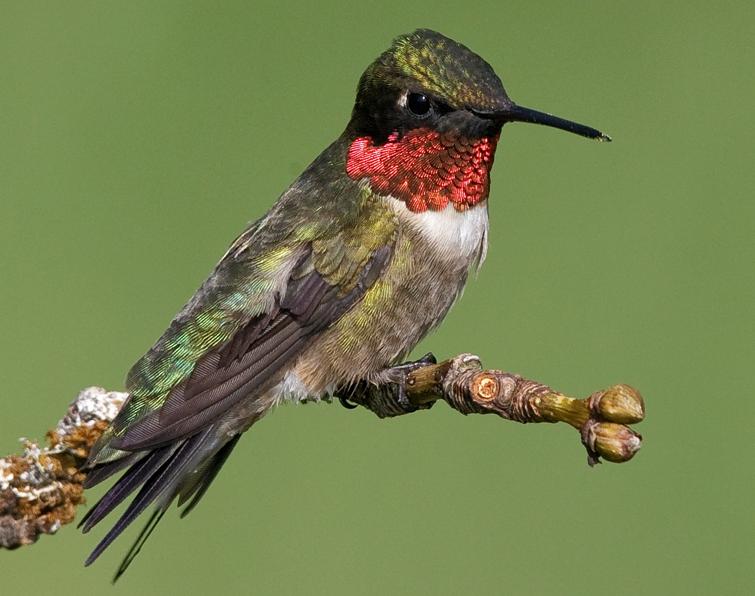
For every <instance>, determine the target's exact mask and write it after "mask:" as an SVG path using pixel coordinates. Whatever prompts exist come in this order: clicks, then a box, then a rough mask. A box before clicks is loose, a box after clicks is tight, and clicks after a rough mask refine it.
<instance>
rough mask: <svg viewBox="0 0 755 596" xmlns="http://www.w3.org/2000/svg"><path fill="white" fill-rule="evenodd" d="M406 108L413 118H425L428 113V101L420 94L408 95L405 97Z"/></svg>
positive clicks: (429, 106) (425, 96)
mask: <svg viewBox="0 0 755 596" xmlns="http://www.w3.org/2000/svg"><path fill="white" fill-rule="evenodd" d="M406 107H407V108H409V111H410V112H411V113H412V114H414V115H415V116H427V115H428V114H429V113H430V108H431V107H432V106H431V105H430V100H429V99H428V97H427V95H424V94H422V93H410V94H409V95H407V97H406Z"/></svg>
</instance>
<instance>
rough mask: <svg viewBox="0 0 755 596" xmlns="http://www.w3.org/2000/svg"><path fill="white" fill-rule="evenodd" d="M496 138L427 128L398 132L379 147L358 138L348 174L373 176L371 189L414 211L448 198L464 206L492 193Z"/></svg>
mask: <svg viewBox="0 0 755 596" xmlns="http://www.w3.org/2000/svg"><path fill="white" fill-rule="evenodd" d="M497 143H498V137H497V136H495V137H483V138H481V139H467V138H465V137H462V136H460V135H458V134H455V135H451V134H448V133H446V134H441V133H439V132H435V131H432V130H428V129H417V130H413V131H411V132H409V133H407V134H406V135H404V136H403V137H399V136H398V133H393V134H392V135H391V136H389V137H388V140H387V141H386V142H385V143H384V144H383V145H377V146H376V145H374V144H373V142H372V139H371V138H370V137H359V138H357V139H355V140H354V141H353V142H352V143H351V146H350V147H349V154H348V158H347V160H346V173H347V174H348V175H349V177H350V178H353V179H355V180H358V179H361V178H369V181H370V186H371V187H372V190H374V191H375V192H377V193H379V194H383V195H392V196H394V197H395V198H397V199H399V200H401V201H404V202H405V203H406V206H407V207H408V208H409V210H410V211H414V212H415V213H418V212H422V211H427V210H428V209H430V210H432V211H440V210H442V209H445V208H446V206H447V205H448V204H449V203H452V204H453V206H454V208H455V209H456V210H457V211H464V210H466V209H468V208H469V207H472V206H473V205H476V204H477V203H479V202H480V201H483V200H485V199H486V198H487V197H488V190H489V188H490V168H492V167H493V155H494V154H495V148H496V144H497Z"/></svg>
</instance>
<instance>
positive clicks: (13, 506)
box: [0, 354, 645, 549]
mask: <svg viewBox="0 0 755 596" xmlns="http://www.w3.org/2000/svg"><path fill="white" fill-rule="evenodd" d="M397 370H400V371H401V373H400V374H398V375H394V376H393V377H391V378H390V382H387V383H385V384H380V385H375V384H370V383H366V382H362V383H358V384H356V385H354V386H352V387H350V388H348V389H347V390H342V391H337V392H336V393H337V394H338V395H339V396H340V397H339V399H341V400H342V401H344V403H345V404H348V402H353V403H355V404H358V405H361V406H363V407H365V408H367V409H369V410H371V411H372V412H374V413H375V414H377V415H378V416H379V417H381V418H386V417H392V416H400V415H403V414H409V413H412V412H416V411H417V410H421V409H427V408H430V407H431V406H432V405H433V404H434V403H435V402H436V401H439V400H442V401H445V402H446V403H447V404H448V405H449V406H451V407H452V408H453V409H455V410H457V411H459V412H461V413H462V414H464V415H467V414H498V415H499V416H501V417H502V418H505V419H506V420H513V421H515V422H521V423H527V422H566V423H567V424H569V425H571V426H573V427H574V428H576V429H577V430H578V431H579V433H580V438H581V441H582V444H583V445H584V446H585V449H586V450H587V461H588V463H589V464H590V465H591V466H592V465H595V464H596V463H599V462H600V458H603V459H605V460H606V461H610V462H625V461H629V460H630V459H632V457H633V456H634V454H635V453H637V451H638V450H639V449H640V446H641V442H642V436H641V435H639V434H638V433H636V432H634V431H633V430H632V429H631V428H629V427H628V426H626V425H627V424H633V423H636V422H640V421H641V420H642V419H643V418H644V416H645V405H644V403H643V401H642V397H641V396H640V394H639V393H638V392H637V391H636V390H635V389H632V388H631V387H629V386H628V385H614V386H613V387H610V388H608V389H606V390H605V391H598V392H596V393H593V394H592V395H590V396H589V397H587V398H586V399H575V398H571V397H567V396H566V395H563V394H561V393H558V392H556V391H554V390H553V389H551V388H550V387H548V386H546V385H543V384H541V383H537V382H536V381H530V380H528V379H524V378H522V377H520V376H519V375H515V374H512V373H506V372H502V371H499V370H483V368H482V365H481V363H480V360H479V358H478V357H477V356H474V355H472V354H460V355H459V356H456V357H454V358H451V359H449V360H445V361H443V362H440V363H438V364H435V363H431V362H430V361H427V362H423V363H420V364H418V365H417V366H416V367H409V368H402V367H398V368H396V369H389V372H390V371H397ZM127 397H128V394H126V393H120V392H114V391H113V392H108V391H106V390H105V389H102V388H101V387H89V388H87V389H84V390H83V391H82V392H81V393H79V395H78V397H77V398H76V399H75V400H74V402H73V403H72V404H71V405H70V406H69V408H68V411H67V413H66V415H65V417H64V418H63V419H62V420H61V421H60V422H58V424H57V426H56V427H55V429H54V430H51V431H49V432H48V433H47V446H46V447H40V446H39V445H37V444H36V443H33V442H30V441H27V440H23V441H24V445H25V448H24V453H23V455H20V456H10V457H6V458H2V459H0V548H8V549H12V548H17V547H19V546H23V545H26V544H32V543H34V542H35V541H36V540H37V538H38V537H39V535H40V534H54V533H55V532H57V531H58V529H59V528H60V527H61V526H62V525H64V524H67V523H70V522H71V521H73V519H74V517H75V514H76V507H77V506H78V505H80V504H81V503H83V502H84V496H83V492H84V489H83V487H82V483H83V481H84V478H85V473H84V472H82V471H81V467H82V466H83V464H84V462H85V461H86V459H87V455H88V454H89V451H90V449H91V448H92V446H93V445H94V443H95V442H96V440H97V439H98V438H99V436H100V435H101V434H102V432H103V431H104V430H105V428H107V426H108V424H109V423H110V421H111V420H113V418H115V416H116V414H117V413H118V410H119V409H120V408H121V406H122V405H123V403H124V402H125V400H126V398H127Z"/></svg>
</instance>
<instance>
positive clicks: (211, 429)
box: [80, 29, 610, 579]
mask: <svg viewBox="0 0 755 596" xmlns="http://www.w3.org/2000/svg"><path fill="white" fill-rule="evenodd" d="M510 122H529V123H534V124H542V125H546V126H551V127H555V128H559V129H562V130H566V131H569V132H572V133H576V134H578V135H581V136H584V137H588V138H591V139H597V140H600V141H609V140H610V138H609V137H608V136H607V135H605V134H603V133H601V132H599V131H598V130H595V129H593V128H590V127H588V126H584V125H581V124H577V123H575V122H571V121H569V120H564V119H562V118H558V117H555V116H552V115H550V114H546V113H544V112H539V111H536V110H532V109H529V108H524V107H521V106H519V105H517V104H515V103H514V102H513V101H512V100H511V99H510V98H509V96H508V95H507V93H506V91H505V90H504V87H503V84H502V83H501V80H500V79H499V78H498V76H497V75H496V73H495V72H494V71H493V68H492V67H491V66H490V65H489V64H488V63H487V62H486V61H485V60H483V59H482V58H481V57H480V56H478V55H477V54H475V53H474V52H472V51H471V50H470V49H468V48H467V47H466V46H464V45H462V44H460V43H458V42H456V41H454V40H452V39H449V38H448V37H445V36H443V35H441V34H440V33H437V32H435V31H431V30H428V29H418V30H416V31H414V32H412V33H409V34H406V35H401V36H399V37H397V38H396V39H395V40H394V41H393V43H392V45H391V46H390V47H389V48H388V49H387V50H386V51H384V52H383V53H382V54H380V56H379V57H378V58H377V59H376V60H375V61H374V62H373V63H372V64H371V65H370V66H369V67H368V68H367V69H366V70H365V72H364V73H363V75H362V76H361V78H360V80H359V84H358V87H357V93H356V101H355V104H354V108H353V111H352V113H351V118H350V120H349V122H348V124H347V125H346V128H345V130H344V131H343V133H342V134H341V135H340V136H339V137H338V138H337V139H336V140H335V141H334V142H333V143H332V144H331V145H330V146H329V147H327V148H326V149H325V150H324V151H323V152H322V153H321V154H320V155H319V156H318V157H317V158H316V159H315V160H314V161H313V162H312V163H311V164H310V165H309V166H308V167H307V168H306V169H305V170H304V172H303V173H302V174H301V175H300V176H299V177H298V178H297V179H296V180H295V181H294V182H293V183H292V184H291V186H290V187H289V188H288V189H287V190H286V191H285V192H284V193H283V194H282V195H281V196H280V197H279V198H278V200H277V201H276V202H275V204H274V205H273V207H272V208H271V209H270V211H269V212H268V213H267V214H266V215H264V216H263V217H262V218H261V219H259V220H258V221H256V222H254V223H252V224H250V225H249V226H248V227H247V228H246V229H245V230H244V231H243V232H242V233H241V235H240V236H238V238H236V240H235V241H234V242H233V243H232V245H231V246H230V248H229V249H228V251H227V252H226V254H225V255H224V256H223V258H222V259H221V260H220V262H219V263H218V264H217V265H216V267H215V269H214V270H213V271H212V273H211V274H210V276H209V277H208V278H207V279H206V280H205V281H204V283H203V284H202V285H201V287H200V288H199V289H198V290H197V292H196V293H195V294H194V295H193V296H192V297H191V299H190V300H189V301H188V303H187V304H186V305H185V306H184V307H183V309H182V310H181V311H180V312H179V313H178V314H177V315H176V316H175V318H174V319H173V321H172V322H171V323H170V325H169V327H168V329H167V330H166V331H165V332H164V333H163V335H162V336H161V337H160V338H159V339H158V340H157V342H156V343H155V344H154V345H153V346H152V348H150V349H149V351H148V352H147V353H146V354H145V355H144V356H143V357H142V358H141V359H140V360H138V361H137V362H136V364H135V365H134V366H133V368H132V369H131V370H130V372H129V373H128V376H127V380H126V389H127V391H128V394H129V397H128V399H127V401H126V402H125V404H124V406H123V407H122V409H121V411H120V413H119V414H118V415H117V417H116V418H115V419H114V420H113V422H112V423H111V425H110V426H109V427H108V428H107V429H106V431H105V432H104V433H103V435H102V436H101V437H100V439H99V441H98V442H97V443H96V444H95V446H94V448H93V450H92V452H91V454H90V456H89V459H88V461H87V464H86V467H85V469H86V470H87V477H86V481H85V487H86V488H89V487H91V486H94V485H96V484H99V483H100V482H102V481H104V480H105V479H107V478H109V477H111V476H113V475H115V474H116V473H119V472H121V476H120V477H119V479H118V480H117V481H116V482H115V483H114V484H113V486H112V487H111V488H110V489H109V490H108V491H107V492H106V493H105V495H104V496H103V497H102V498H101V499H100V500H99V501H98V502H97V503H96V504H95V505H94V506H93V507H92V508H91V509H90V510H89V511H88V512H87V514H86V516H85V517H84V518H83V520H82V522H81V524H80V526H82V527H83V531H84V532H87V531H89V530H90V529H91V528H92V527H94V526H95V525H96V524H97V523H99V522H100V521H101V520H102V519H103V518H104V517H105V516H106V515H108V514H109V513H110V512H111V511H112V510H113V509H114V508H115V507H117V506H118V505H119V504H121V503H122V502H123V501H125V500H126V499H127V498H129V497H130V496H131V495H132V494H133V493H134V492H136V496H134V497H133V498H132V500H131V501H130V503H129V505H128V507H127V508H126V510H125V512H124V513H123V514H122V515H121V517H120V519H118V520H117V521H116V522H115V524H114V525H113V527H112V528H111V529H110V530H109V532H108V533H107V534H106V535H105V537H104V538H103V539H102V541H101V542H100V543H99V544H98V545H97V547H96V548H95V549H94V551H93V552H92V553H91V555H90V556H89V557H88V558H87V560H86V562H85V564H86V565H89V564H91V563H92V562H93V561H94V560H95V559H97V557H99V556H100V554H101V553H102V552H103V551H104V550H105V549H106V548H107V547H108V546H109V545H110V544H111V543H112V542H113V540H115V538H116V537H118V535H119V534H121V532H123V530H124V529H125V528H126V527H127V526H128V525H129V524H130V523H131V522H133V521H134V519H136V517H138V516H139V515H140V514H141V513H142V512H144V511H145V509H147V508H148V507H150V506H154V512H153V513H152V515H151V517H150V518H149V521H148V523H147V525H146V526H145V527H144V529H143V530H142V532H141V534H140V535H139V537H138V538H137V540H136V542H135V543H134V545H133V546H132V548H131V549H130V550H129V551H128V554H127V555H126V558H125V559H124V561H123V563H122V564H121V566H120V568H119V569H118V572H117V575H116V579H117V578H118V577H119V576H120V575H121V574H122V573H123V572H124V571H125V570H126V568H127V567H128V566H129V564H130V563H131V561H132V560H133V558H134V557H135V556H136V554H137V553H138V552H139V550H140V549H141V547H142V544H143V543H144V541H145V540H146V539H147V537H148V536H149V535H150V533H151V532H152V530H153V529H154V527H155V525H156V524H157V522H158V521H159V520H160V518H161V517H162V516H163V514H164V513H165V511H166V510H167V509H168V507H169V505H171V503H173V502H174V501H177V502H178V505H179V506H182V505H184V504H185V508H184V509H183V511H182V516H183V515H186V514H187V513H188V512H190V511H191V510H192V509H193V508H194V507H195V506H196V504H197V503H198V502H199V500H200V499H201V498H202V496H203V495H204V494H205V492H206V491H207V489H208V487H209V486H210V484H211V483H212V482H213V480H214V479H215V477H216V475H217V474H218V471H219V470H220V468H221V467H222V466H223V464H224V462H225V461H226V459H227V458H228V456H229V455H230V453H231V452H232V451H233V449H234V447H235V446H236V444H237V442H238V440H239V437H240V436H241V434H242V433H244V432H245V431H246V430H248V429H249V428H250V427H251V426H253V425H254V424H255V423H256V422H258V421H259V420H260V419H261V418H262V417H263V416H264V415H265V414H266V413H267V412H268V411H270V410H271V409H272V408H273V407H275V406H276V405H278V404H280V403H282V402H287V401H293V402H297V401H304V400H314V401H317V400H320V399H329V398H330V397H332V396H337V395H336V394H337V392H338V391H339V390H341V389H342V388H344V387H350V386H354V384H355V383H373V384H378V385H379V384H381V383H382V384H385V383H387V382H389V381H391V380H395V378H396V376H395V374H393V373H394V372H395V371H397V370H399V371H400V370H402V368H401V367H405V366H406V365H407V364H409V365H411V364H412V363H405V364H402V361H403V360H404V359H405V358H406V357H407V355H408V354H409V353H410V352H411V350H412V349H413V348H414V347H415V346H416V345H417V343H418V342H419V341H420V340H421V339H422V338H423V337H424V336H425V335H426V334H427V333H428V332H429V331H430V330H432V329H433V328H434V327H436V326H437V325H438V324H439V323H440V322H441V321H442V320H443V318H444V317H445V315H446V313H447V312H448V311H449V309H450V308H451V306H452V305H453V303H454V302H455V301H456V299H457V298H458V297H459V295H460V294H461V292H462V290H463V288H464V285H465V283H466V281H467V277H468V274H469V272H470V271H471V270H472V269H474V268H476V267H479V266H480V265H481V264H482V262H483V261H484V260H485V255H486V252H487V245H488V194H489V190H490V171H491V168H492V166H493V158H494V156H495V150H496V146H497V144H498V141H499V137H500V134H501V130H502V128H503V126H504V125H505V124H507V123H510ZM137 491H138V492H137Z"/></svg>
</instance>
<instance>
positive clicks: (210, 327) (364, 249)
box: [89, 200, 397, 466]
mask: <svg viewBox="0 0 755 596" xmlns="http://www.w3.org/2000/svg"><path fill="white" fill-rule="evenodd" d="M391 213H392V212H390V210H389V209H387V208H386V207H385V206H384V205H381V204H379V203H376V202H375V201H368V200H365V201H364V202H363V203H362V204H361V206H360V207H359V210H358V211H357V212H355V213H352V214H351V215H350V216H349V217H339V218H338V219H337V220H333V221H329V222H328V221H325V222H324V223H322V224H317V225H309V226H308V227H306V229H303V228H302V226H301V225H298V226H295V225H293V224H290V223H289V224H286V223H281V222H280V221H279V222H278V224H280V225H284V226H288V228H289V229H288V231H285V230H284V232H283V233H282V232H281V230H280V229H278V230H275V229H273V230H271V229H269V228H270V227H274V225H276V224H275V222H274V221H267V222H266V221H265V220H263V221H262V223H260V224H257V225H256V226H255V227H253V228H251V229H250V231H249V232H247V233H245V234H244V235H242V236H241V237H240V238H239V239H238V240H237V242H236V243H235V244H234V246H232V247H231V249H230V250H229V252H228V253H227V254H226V256H225V257H224V259H223V260H222V261H221V262H220V264H219V265H218V267H217V268H216V270H215V272H214V275H213V276H211V277H210V278H209V279H208V281H207V282H205V284H204V286H203V287H202V288H201V289H200V290H199V291H198V292H197V294H196V295H195V296H194V298H192V300H191V301H190V302H189V304H188V305H187V306H186V307H185V308H184V310H183V311H182V312H181V313H179V315H178V316H177V317H176V319H175V320H174V321H173V323H172V324H171V326H170V327H169V329H168V330H167V331H166V332H165V334H164V335H163V336H162V337H161V338H160V340H158V342H157V343H156V344H155V346H154V347H153V348H152V349H151V350H150V351H149V352H148V353H147V354H146V355H145V356H144V357H143V358H142V359H141V360H140V361H139V362H137V363H136V365H135V366H134V367H133V369H132V370H131V372H130V373H129V377H128V382H127V388H128V390H129V393H130V398H129V400H128V401H127V403H126V405H125V406H124V407H123V409H122V410H121V412H120V413H119V415H118V417H117V418H116V419H115V421H114V422H113V424H112V425H111V427H110V429H109V431H108V433H107V436H106V437H105V438H104V441H103V443H101V444H100V445H99V446H98V447H99V448H98V450H97V451H98V452H97V453H95V455H94V456H93V458H90V462H89V463H90V466H94V465H97V464H100V463H105V462H108V461H113V460H116V459H119V458H121V457H123V456H124V455H126V454H125V453H124V452H133V451H143V450H150V449H155V448H156V447H160V446H162V445H166V444H168V443H171V442H173V441H176V440H179V439H183V438H187V437H190V436H192V435H194V434H196V433H197V432H199V430H201V429H202V428H204V427H205V426H207V425H208V424H211V423H212V422H214V421H216V420H218V419H219V418H220V417H222V416H223V414H225V413H226V412H228V411H229V409H230V408H232V407H233V406H234V405H235V404H237V403H238V402H239V401H240V400H242V399H244V398H246V397H248V396H254V395H255V394H259V393H260V392H262V391H264V390H265V389H267V388H268V387H269V385H270V383H272V382H273V381H275V379H276V378H278V377H279V376H280V373H281V371H282V370H284V369H285V366H286V365H287V364H290V363H291V362H292V361H293V359H294V358H295V357H296V356H297V355H298V354H299V353H301V351H302V350H303V349H304V348H305V347H306V346H307V345H308V344H309V343H311V342H312V340H313V339H314V338H316V337H317V336H318V334H320V333H321V332H322V331H323V330H325V329H327V328H328V327H329V326H330V325H331V324H332V323H333V322H334V321H336V320H337V319H338V318H339V317H340V316H342V315H343V314H344V313H345V312H346V311H348V310H349V309H350V308H351V307H352V306H354V304H356V303H357V302H358V301H359V300H360V299H361V298H362V296H363V295H364V293H365V292H366V291H367V290H368V289H369V288H370V287H371V286H372V284H373V283H374V282H375V280H376V279H377V277H378V275H379V274H380V272H381V271H382V269H383V267H384V266H385V264H386V263H387V262H388V260H389V259H390V257H391V254H392V249H393V244H394V241H395V236H396V226H397V224H396V222H395V219H394V218H393V216H392V214H391ZM269 217H270V216H269ZM281 234H283V238H282V239H281Z"/></svg>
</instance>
